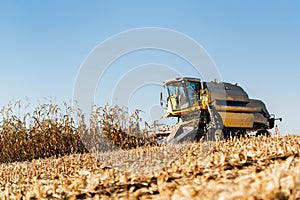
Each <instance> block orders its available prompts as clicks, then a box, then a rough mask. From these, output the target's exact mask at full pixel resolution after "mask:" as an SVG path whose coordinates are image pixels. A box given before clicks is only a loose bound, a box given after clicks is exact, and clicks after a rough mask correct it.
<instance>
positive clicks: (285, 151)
mask: <svg viewBox="0 0 300 200" xmlns="http://www.w3.org/2000/svg"><path fill="white" fill-rule="evenodd" d="M64 105H65V107H64V108H59V106H58V105H56V104H54V103H52V102H51V101H50V102H49V103H46V104H41V105H39V106H37V108H35V109H34V111H33V112H31V113H30V112H29V113H25V114H23V115H21V114H20V113H21V112H20V110H22V109H23V108H22V107H21V104H20V102H15V103H13V104H9V105H8V106H7V107H6V108H3V109H2V111H1V117H2V119H1V125H0V131H1V132H0V137H1V138H0V148H1V154H0V162H1V164H0V173H1V176H0V198H1V199H300V136H296V135H290V136H289V135H287V136H273V137H264V136H261V137H253V138H232V139H229V140H225V141H220V142H218V143H216V144H215V143H214V144H210V143H207V142H199V143H183V144H179V145H165V146H158V145H157V144H156V143H155V137H154V136H148V135H147V133H146V131H145V130H142V129H141V128H140V127H141V126H140V123H141V119H140V118H139V115H138V110H137V111H135V112H134V113H133V114H131V115H130V114H129V113H128V110H127V109H124V108H119V107H117V106H116V107H112V108H111V107H108V106H105V107H102V108H97V107H94V108H93V113H92V116H91V120H90V124H89V126H87V125H86V124H85V123H84V116H83V114H81V112H80V110H79V111H74V110H73V109H72V108H71V107H69V106H68V105H67V104H66V103H65V104H64ZM100 130H101V131H100ZM99 132H102V134H99ZM127 133H129V134H127ZM115 147H116V148H115ZM117 147H121V149H120V148H117ZM94 153H97V154H100V155H101V156H99V157H97V159H96V157H95V156H94Z"/></svg>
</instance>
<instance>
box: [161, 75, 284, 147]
mask: <svg viewBox="0 0 300 200" xmlns="http://www.w3.org/2000/svg"><path fill="white" fill-rule="evenodd" d="M163 86H164V87H166V88H167V91H168V97H167V99H166V101H164V100H163V97H162V93H161V94H160V102H161V105H162V106H163V104H164V103H165V104H166V105H165V107H166V117H177V118H178V123H177V124H176V125H175V126H174V127H173V128H172V130H171V131H169V132H168V133H167V134H166V133H157V134H158V135H159V134H161V135H163V136H164V137H160V140H159V141H158V143H162V144H165V143H178V142H182V141H185V140H190V141H194V140H196V141H199V140H203V139H204V140H207V141H218V140H222V139H226V138H229V137H231V136H238V137H239V136H244V135H247V134H248V133H253V132H255V134H256V136H259V135H271V133H270V132H269V131H268V130H269V129H272V128H273V127H274V123H275V120H280V121H281V120H282V119H281V118H278V119H275V115H271V114H269V112H268V110H267V108H266V106H265V104H264V103H263V102H262V101H260V100H257V99H249V97H248V94H247V93H246V92H245V91H244V90H243V88H241V87H240V86H238V85H237V84H231V83H226V82H219V83H218V82H217V81H213V82H203V81H200V79H197V78H187V77H184V78H182V77H181V78H175V79H171V80H167V81H165V82H164V83H163Z"/></svg>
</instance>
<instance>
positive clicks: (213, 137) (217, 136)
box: [206, 128, 224, 142]
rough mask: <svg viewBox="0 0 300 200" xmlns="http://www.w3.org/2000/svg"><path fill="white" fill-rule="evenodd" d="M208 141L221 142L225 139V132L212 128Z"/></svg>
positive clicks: (207, 134) (208, 134)
mask: <svg viewBox="0 0 300 200" xmlns="http://www.w3.org/2000/svg"><path fill="white" fill-rule="evenodd" d="M206 136H207V138H206V139H207V141H214V142H218V141H220V140H223V139H224V132H223V130H222V129H220V128H219V129H216V128H210V129H209V130H208V131H207V133H206Z"/></svg>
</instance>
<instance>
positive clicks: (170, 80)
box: [163, 77, 200, 86]
mask: <svg viewBox="0 0 300 200" xmlns="http://www.w3.org/2000/svg"><path fill="white" fill-rule="evenodd" d="M181 81H193V82H200V79H199V78H191V77H178V78H173V79H169V80H166V81H164V82H163V86H166V85H169V84H171V83H178V82H181Z"/></svg>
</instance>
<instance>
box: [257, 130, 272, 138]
mask: <svg viewBox="0 0 300 200" xmlns="http://www.w3.org/2000/svg"><path fill="white" fill-rule="evenodd" d="M257 136H267V137H269V136H271V133H270V132H269V131H268V130H267V129H262V130H259V131H257V132H256V137H257Z"/></svg>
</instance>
